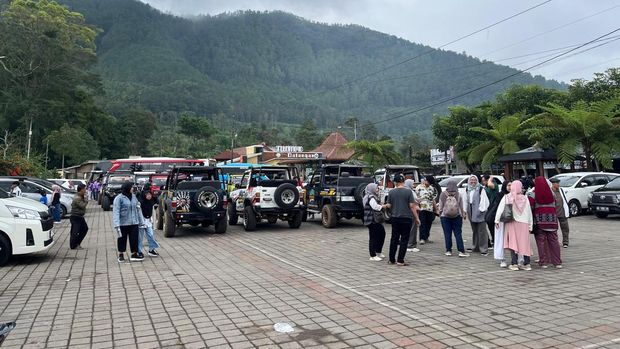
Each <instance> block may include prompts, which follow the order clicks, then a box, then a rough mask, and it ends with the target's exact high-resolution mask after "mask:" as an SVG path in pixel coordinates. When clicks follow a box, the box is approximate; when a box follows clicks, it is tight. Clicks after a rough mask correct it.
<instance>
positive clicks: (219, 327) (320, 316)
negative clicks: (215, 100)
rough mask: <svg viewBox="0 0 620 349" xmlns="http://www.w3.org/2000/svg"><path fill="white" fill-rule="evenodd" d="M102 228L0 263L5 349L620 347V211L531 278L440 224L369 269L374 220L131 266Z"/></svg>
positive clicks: (201, 246)
mask: <svg viewBox="0 0 620 349" xmlns="http://www.w3.org/2000/svg"><path fill="white" fill-rule="evenodd" d="M87 221H88V223H89V225H90V228H91V229H90V232H89V234H88V236H87V237H86V239H85V241H84V243H83V246H84V247H85V249H84V250H79V251H72V250H69V248H68V245H69V241H68V230H69V229H68V228H69V224H68V223H65V224H63V225H61V226H59V227H58V228H57V230H56V233H57V235H56V242H55V245H54V246H53V247H52V248H51V249H50V250H49V251H47V252H46V253H43V254H37V255H31V256H22V257H18V258H15V259H14V260H13V261H12V263H11V264H9V265H8V266H6V267H3V268H0V321H17V324H18V326H17V328H16V329H15V330H14V331H13V332H11V334H10V335H9V337H8V338H7V339H6V341H5V342H4V345H3V346H2V348H5V347H6V348H19V347H23V348H67V347H70V348H112V347H118V348H163V347H170V348H352V347H355V348H585V349H594V348H620V272H619V268H618V265H619V262H620V254H619V253H618V252H619V251H620V217H617V218H609V219H597V218H596V217H593V216H591V215H586V216H582V217H576V218H572V219H571V220H570V221H569V222H570V225H571V246H570V248H569V249H563V250H562V258H563V260H564V269H562V270H556V269H546V270H543V269H539V268H538V267H534V270H532V271H507V270H505V269H500V268H499V267H498V264H497V263H496V262H495V261H493V259H492V257H490V256H489V257H482V256H480V255H472V257H470V258H467V259H460V258H458V257H456V256H453V257H446V256H444V255H443V251H444V249H443V237H442V236H443V234H441V231H440V225H439V222H437V221H436V222H435V224H434V225H433V229H432V232H431V238H432V239H434V240H435V243H432V244H427V245H424V246H422V251H421V252H418V253H408V254H407V260H408V261H409V262H411V265H410V266H407V267H396V266H391V265H388V264H387V263H386V262H370V261H368V255H367V234H368V233H367V230H366V229H365V228H364V227H363V226H362V225H361V224H360V223H359V221H355V222H354V221H344V222H343V224H342V225H341V226H340V227H338V228H337V229H333V230H326V229H324V228H322V227H321V226H320V224H319V221H318V220H315V221H309V222H307V223H304V224H303V225H302V227H301V229H299V230H290V229H289V228H288V226H287V225H286V223H281V222H280V223H278V224H276V225H264V226H260V228H259V230H257V231H256V232H245V231H243V228H242V226H240V225H238V226H234V227H229V230H228V232H227V233H226V234H222V235H218V234H214V233H213V232H212V230H211V229H209V230H207V231H206V232H205V231H204V229H203V228H191V227H190V228H184V229H182V230H181V231H180V232H179V233H178V235H177V237H175V238H173V239H168V238H164V237H163V236H162V234H161V231H157V232H156V235H157V239H158V240H159V242H160V243H161V245H162V248H161V249H160V250H159V251H160V253H161V257H159V258H149V257H146V259H145V260H144V262H142V263H125V264H120V265H119V263H117V261H116V256H117V255H116V250H115V235H114V234H113V233H112V229H111V213H110V212H103V211H102V210H101V209H100V208H98V207H96V206H94V205H91V206H90V207H89V210H88V213H87ZM386 230H387V232H388V234H387V237H386V247H385V248H384V252H385V253H386V254H387V243H388V241H389V238H390V231H389V230H390V227H389V225H388V226H386ZM464 236H465V238H466V239H470V238H471V229H469V227H468V226H467V224H465V228H464ZM466 244H467V243H466ZM278 322H286V323H289V324H291V325H292V326H293V327H294V329H295V331H294V332H293V333H290V334H282V333H278V332H276V331H274V328H273V325H274V324H275V323H278Z"/></svg>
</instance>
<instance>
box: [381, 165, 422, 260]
mask: <svg viewBox="0 0 620 349" xmlns="http://www.w3.org/2000/svg"><path fill="white" fill-rule="evenodd" d="M394 182H395V183H396V188H394V189H392V190H391V191H390V195H389V196H388V202H387V207H388V208H390V209H391V210H392V238H391V239H390V254H389V258H390V264H396V265H398V266H405V265H409V264H408V263H406V262H405V254H407V243H408V242H409V233H410V232H411V226H412V225H413V221H414V219H415V222H416V223H417V224H418V225H420V218H419V217H418V211H417V210H416V208H417V206H418V205H417V203H416V202H415V198H414V197H413V193H412V192H411V190H410V189H407V188H405V184H404V182H405V177H403V176H402V175H400V174H398V175H396V176H394ZM397 251H398V257H396V252H397Z"/></svg>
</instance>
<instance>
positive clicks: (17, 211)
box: [7, 206, 41, 220]
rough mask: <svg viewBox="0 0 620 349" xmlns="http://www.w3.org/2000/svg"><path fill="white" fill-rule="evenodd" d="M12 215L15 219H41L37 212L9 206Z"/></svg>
mask: <svg viewBox="0 0 620 349" xmlns="http://www.w3.org/2000/svg"><path fill="white" fill-rule="evenodd" d="M7 208H8V209H9V211H11V214H12V215H13V217H15V218H20V219H37V220H38V219H41V216H40V215H39V212H37V211H35V210H29V209H27V208H21V207H15V206H7Z"/></svg>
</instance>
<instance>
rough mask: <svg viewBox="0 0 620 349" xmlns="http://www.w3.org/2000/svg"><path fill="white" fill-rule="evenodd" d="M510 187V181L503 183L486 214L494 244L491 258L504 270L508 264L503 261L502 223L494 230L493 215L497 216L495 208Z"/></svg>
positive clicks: (508, 191)
mask: <svg viewBox="0 0 620 349" xmlns="http://www.w3.org/2000/svg"><path fill="white" fill-rule="evenodd" d="M511 185H512V183H511V182H510V181H506V182H504V185H503V186H502V190H501V191H500V192H499V193H497V194H496V195H495V199H494V200H493V202H492V203H491V206H490V207H489V210H488V212H487V214H486V221H487V225H488V226H492V227H493V232H494V238H493V240H494V241H495V244H494V245H493V258H495V259H496V260H499V261H500V263H499V267H500V268H506V267H507V266H508V264H506V260H505V259H504V223H503V222H500V223H499V227H497V228H496V227H495V215H496V214H497V211H498V210H497V208H498V207H499V203H500V202H501V201H502V198H503V197H504V196H506V195H508V193H510V187H511ZM489 223H490V224H489Z"/></svg>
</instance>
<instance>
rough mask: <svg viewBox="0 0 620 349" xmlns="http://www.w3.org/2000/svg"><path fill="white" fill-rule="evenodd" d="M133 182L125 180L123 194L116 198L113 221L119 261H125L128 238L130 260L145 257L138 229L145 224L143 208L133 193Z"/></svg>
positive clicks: (139, 259)
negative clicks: (142, 253)
mask: <svg viewBox="0 0 620 349" xmlns="http://www.w3.org/2000/svg"><path fill="white" fill-rule="evenodd" d="M132 189H133V183H131V182H125V183H123V185H122V186H121V194H120V195H117V196H116V198H114V203H113V212H112V221H113V224H114V230H115V231H116V234H117V236H118V262H119V263H123V262H125V251H126V249H127V238H128V237H129V248H130V249H131V257H130V258H129V260H130V261H137V262H140V261H142V260H143V259H144V256H143V255H141V253H140V250H139V249H138V229H139V227H141V226H144V218H143V217H142V209H141V208H140V202H139V201H138V198H136V196H135V195H134V194H133V192H132Z"/></svg>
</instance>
